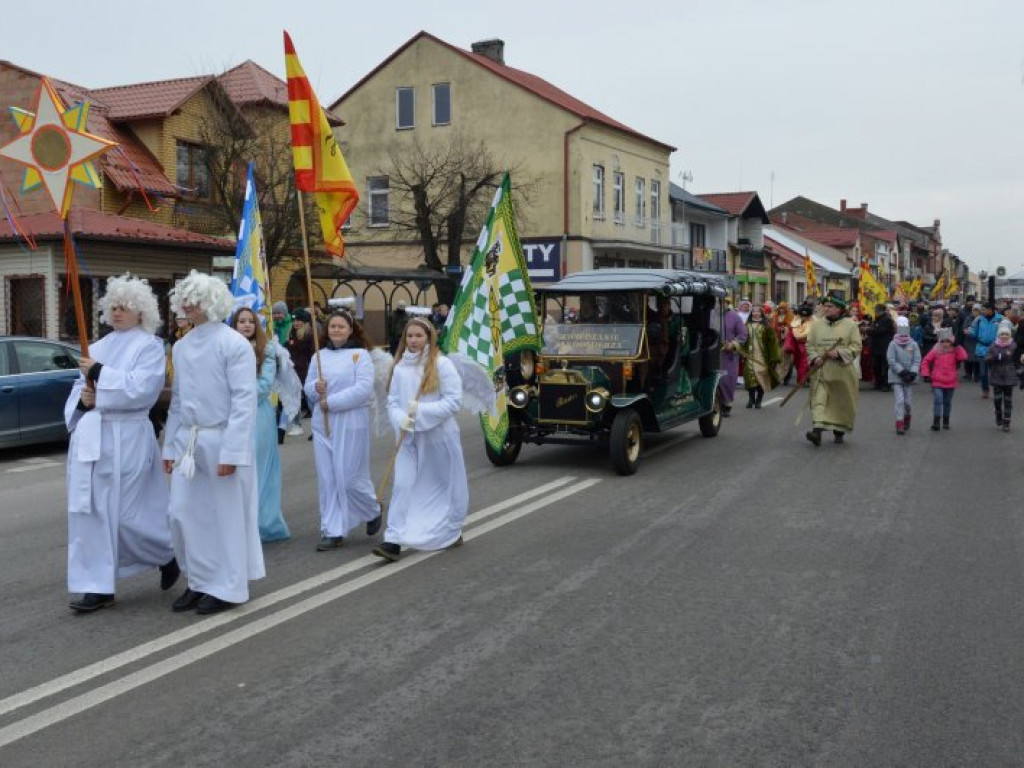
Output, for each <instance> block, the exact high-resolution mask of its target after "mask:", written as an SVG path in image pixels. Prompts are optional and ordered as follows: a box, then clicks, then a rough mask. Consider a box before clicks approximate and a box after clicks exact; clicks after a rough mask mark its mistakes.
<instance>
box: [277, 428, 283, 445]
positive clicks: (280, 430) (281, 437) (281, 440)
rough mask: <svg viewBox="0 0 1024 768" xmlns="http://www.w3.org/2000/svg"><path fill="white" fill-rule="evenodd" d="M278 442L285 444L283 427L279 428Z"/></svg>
mask: <svg viewBox="0 0 1024 768" xmlns="http://www.w3.org/2000/svg"><path fill="white" fill-rule="evenodd" d="M277 444H278V445H284V430H283V429H281V427H278V428H277Z"/></svg>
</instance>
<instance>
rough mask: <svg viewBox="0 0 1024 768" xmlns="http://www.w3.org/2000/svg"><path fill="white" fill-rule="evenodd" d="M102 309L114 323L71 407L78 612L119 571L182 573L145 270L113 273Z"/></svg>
mask: <svg viewBox="0 0 1024 768" xmlns="http://www.w3.org/2000/svg"><path fill="white" fill-rule="evenodd" d="M100 310H101V314H100V318H101V319H102V320H103V321H104V322H105V323H107V324H108V325H110V326H111V327H113V329H114V331H113V332H112V333H110V334H107V335H106V336H105V337H103V338H102V339H100V340H99V341H97V342H96V343H95V344H93V345H91V347H90V349H89V355H90V356H89V357H83V358H82V359H81V361H80V362H79V368H80V369H81V372H82V375H81V376H80V377H79V379H78V381H76V382H75V385H74V387H73V388H72V390H71V394H70V396H69V397H68V400H67V404H66V405H65V408H64V415H65V421H66V423H67V426H68V431H69V432H70V433H71V444H70V446H69V448H68V458H67V481H68V590H69V591H70V592H81V593H83V594H82V597H81V598H80V599H78V600H75V601H73V602H72V603H70V608H71V609H72V610H74V611H76V612H78V613H89V612H92V611H95V610H97V609H99V608H105V607H108V606H112V605H114V585H115V582H116V580H117V579H118V578H123V577H125V576H130V575H132V574H135V573H141V572H142V571H146V570H149V569H151V568H157V567H159V568H160V571H161V579H160V587H161V589H170V588H171V587H172V586H173V585H174V582H175V581H176V580H177V579H178V575H179V573H180V571H179V569H178V564H177V562H176V561H175V559H174V555H173V553H172V551H171V533H170V529H169V528H168V525H167V484H166V482H165V480H164V477H163V473H162V472H161V466H160V448H159V446H158V445H157V442H156V436H155V435H154V434H153V427H152V425H151V424H150V422H149V410H150V408H152V407H153V404H154V403H155V402H156V399H157V397H158V396H159V395H160V390H161V389H162V388H163V383H164V347H163V344H162V343H161V342H160V340H159V339H158V338H157V337H156V334H155V331H156V329H157V328H158V327H159V325H160V311H159V308H158V307H157V301H156V297H155V296H154V295H153V291H152V289H150V287H149V284H148V283H147V282H146V281H145V280H139V279H137V278H133V277H129V276H128V275H125V276H123V277H112V278H110V279H109V280H108V281H107V291H106V293H105V294H104V296H103V298H102V299H101V300H100Z"/></svg>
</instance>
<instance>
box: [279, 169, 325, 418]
mask: <svg viewBox="0 0 1024 768" xmlns="http://www.w3.org/2000/svg"><path fill="white" fill-rule="evenodd" d="M295 195H296V199H297V200H298V202H299V228H300V229H301V230H302V261H303V263H304V264H305V266H306V295H307V296H308V297H309V308H310V315H311V317H310V325H312V326H313V353H314V354H315V355H316V375H317V381H318V382H321V381H323V380H324V369H323V367H322V366H321V365H320V334H319V332H318V331H317V321H316V304H314V303H313V276H312V275H311V274H310V271H309V238H308V237H307V236H306V212H305V206H304V205H303V203H302V190H299V189H297V190H295ZM267 282H268V283H269V282H270V281H269V278H268V280H267ZM320 412H321V413H322V414H323V415H324V434H325V435H327V437H330V436H331V423H330V422H329V421H328V420H327V411H325V410H324V409H323V406H322V405H321V406H320Z"/></svg>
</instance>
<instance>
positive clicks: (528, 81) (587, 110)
mask: <svg viewBox="0 0 1024 768" xmlns="http://www.w3.org/2000/svg"><path fill="white" fill-rule="evenodd" d="M420 38H427V39H429V40H433V41H434V42H435V43H438V44H439V45H443V46H444V47H445V48H448V49H449V50H451V51H454V52H455V53H457V54H459V55H460V56H464V57H466V58H467V59H469V60H470V61H472V62H474V63H475V64H478V65H480V66H481V67H483V68H484V69H486V70H488V71H489V72H491V73H493V74H495V75H497V76H498V77H501V78H503V79H505V80H507V81H509V82H510V83H513V84H515V85H518V86H519V87H520V88H523V89H525V90H527V91H529V92H530V93H532V94H534V95H535V96H538V97H540V98H542V99H544V100H545V101H547V102H550V103H551V104H554V105H555V106H556V107H561V108H562V109H564V110H566V111H567V112H570V113H572V114H574V115H576V116H577V117H579V118H580V119H582V120H587V121H591V122H595V123H600V124H601V125H606V126H608V127H609V128H614V129H615V130H618V131H622V132H623V133H628V134H630V135H631V136H636V137H637V138H640V139H644V140H645V141H650V142H652V143H654V144H657V145H659V146H661V147H664V148H666V149H668V150H669V151H670V152H674V151H675V149H676V148H675V147H673V146H672V145H671V144H665V143H664V142H661V141H658V140H657V139H653V138H651V137H650V136H645V135H644V134H642V133H640V132H639V131H636V130H634V129H632V128H630V127H629V126H628V125H625V124H623V123H620V122H619V121H618V120H615V119H613V118H611V117H609V116H608V115H606V114H604V113H603V112H600V111H598V110H596V109H594V108H593V107H591V106H590V105H589V104H586V103H584V102H582V101H580V100H579V99H577V98H576V97H575V96H571V95H570V94H568V93H566V92H565V91H563V90H561V89H560V88H557V87H555V86H554V85H552V84H551V83H549V82H548V81H547V80H544V79H542V78H540V77H537V76H536V75H532V74H530V73H529V72H524V71H523V70H521V69H515V68H513V67H509V66H506V65H504V64H499V63H498V62H496V61H493V60H492V59H489V58H487V57H486V56H484V55H482V54H479V53H472V52H470V51H466V50H463V49H462V48H458V47H457V46H454V45H452V44H451V43H447V42H445V41H444V40H441V39H440V38H438V37H435V36H434V35H432V34H430V33H429V32H425V31H421V32H419V33H417V34H416V35H414V36H413V37H412V38H411V39H410V40H409V41H408V42H406V43H405V44H404V45H402V46H401V47H399V48H398V50H396V51H395V52H394V53H392V54H391V55H390V56H388V57H387V58H386V59H384V61H382V62H381V63H380V64H378V65H377V66H376V67H375V68H374V69H373V70H371V71H370V72H369V73H368V74H367V75H365V76H364V77H363V78H362V79H361V80H360V81H359V82H357V83H356V84H355V85H353V86H352V87H351V88H349V89H348V90H347V91H345V93H343V94H342V95H341V96H339V97H338V98H337V99H336V100H335V101H334V103H333V104H331V108H332V109H334V108H335V107H337V106H338V104H339V103H341V102H342V101H344V100H345V98H346V97H348V95H349V94H351V93H352V92H354V91H355V90H357V89H358V88H359V87H360V86H361V85H363V84H364V83H365V82H366V81H368V80H369V79H370V78H371V77H373V76H374V75H375V74H377V72H379V71H380V70H381V69H383V68H384V67H385V66H387V64H388V63H390V62H391V61H392V60H393V59H394V58H395V57H397V56H398V55H399V54H400V53H401V52H402V51H404V50H405V49H406V48H408V47H409V46H411V45H412V44H413V43H415V42H416V41H417V40H419V39H420Z"/></svg>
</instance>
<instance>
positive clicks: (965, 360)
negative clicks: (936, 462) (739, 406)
mask: <svg viewBox="0 0 1024 768" xmlns="http://www.w3.org/2000/svg"><path fill="white" fill-rule="evenodd" d="M1022 319H1024V317H1022V313H1021V310H1020V308H1018V307H1015V306H1013V304H1012V303H1011V302H1008V301H1004V302H1001V303H1000V304H999V305H997V304H996V303H994V302H985V303H978V302H977V301H975V299H974V297H968V298H967V299H966V301H965V302H964V304H963V305H962V306H961V305H960V304H959V303H958V302H956V301H952V302H949V303H933V304H931V305H929V304H928V303H926V302H923V301H918V302H900V303H896V302H893V303H886V304H879V305H877V306H875V307H874V308H873V311H872V312H871V313H870V314H869V315H862V313H861V312H860V307H858V306H857V304H856V303H853V304H850V305H848V304H847V303H846V302H845V301H844V300H843V299H842V298H841V297H839V296H836V295H834V294H829V295H826V296H825V297H824V298H823V299H822V301H820V302H817V303H816V302H814V301H813V300H810V301H805V302H803V303H802V304H801V305H799V306H798V307H797V308H796V311H795V312H794V311H793V310H792V309H791V308H790V307H789V306H788V305H787V304H786V302H780V303H779V304H778V306H775V305H774V304H772V303H771V302H766V303H765V304H763V305H762V306H755V305H753V304H752V303H751V302H750V301H749V300H746V299H744V300H741V301H740V302H739V303H738V304H737V307H736V309H735V310H732V309H730V310H729V311H728V312H727V314H726V318H725V326H724V328H723V355H722V368H723V378H722V383H721V385H720V388H719V392H720V396H721V400H722V403H723V415H725V416H729V415H730V414H731V408H732V404H733V401H734V398H735V389H736V386H737V384H738V382H742V383H743V386H744V388H745V389H746V390H747V395H748V399H747V408H755V409H756V408H760V407H761V405H762V401H763V398H764V393H765V392H767V391H771V390H772V389H773V388H775V387H776V386H778V385H779V384H780V383H788V382H789V381H790V380H791V379H793V378H794V377H795V379H796V386H798V387H802V386H806V387H809V388H810V389H811V397H810V402H811V410H812V413H813V418H814V425H813V426H812V429H811V431H809V432H808V433H807V439H808V440H809V441H810V442H811V443H813V444H814V445H815V446H819V445H821V435H822V433H823V432H825V431H829V430H831V431H832V432H833V433H834V437H835V441H836V442H839V443H841V442H843V440H844V436H845V434H846V433H847V432H849V431H851V430H852V429H853V424H854V421H855V418H856V410H857V397H858V395H857V392H858V390H859V385H860V383H861V382H867V383H869V384H871V385H872V387H873V388H874V389H875V390H877V391H881V392H891V393H893V396H894V400H895V402H894V409H895V425H896V434H897V435H904V434H906V432H907V430H909V429H910V422H911V412H912V399H913V390H914V387H915V385H916V384H918V383H924V384H927V385H929V386H930V388H931V390H932V399H933V407H932V416H933V419H932V424H931V429H932V430H935V431H940V430H943V429H949V428H950V416H951V412H952V404H953V395H954V393H955V392H956V390H957V388H958V387H959V385H960V384H961V382H968V383H977V384H978V385H979V387H980V392H981V397H982V398H984V399H989V398H991V399H992V403H993V407H994V412H995V413H994V415H995V423H996V426H997V427H998V428H1000V429H1001V430H1003V431H1004V432H1008V431H1009V430H1010V422H1011V419H1012V416H1013V390H1014V389H1015V388H1017V387H1020V388H1022V389H1024V354H1022V352H1024V322H1022Z"/></svg>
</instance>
